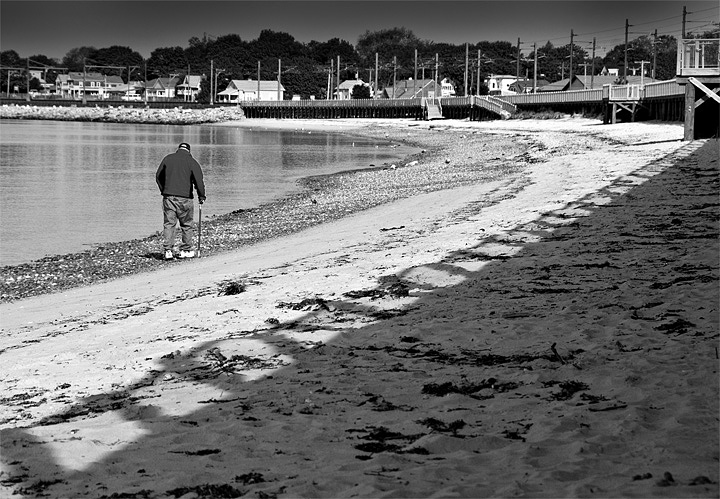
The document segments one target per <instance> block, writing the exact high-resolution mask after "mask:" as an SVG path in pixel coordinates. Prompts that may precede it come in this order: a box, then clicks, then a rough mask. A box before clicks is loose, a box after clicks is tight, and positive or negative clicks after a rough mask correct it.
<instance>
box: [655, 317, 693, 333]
mask: <svg viewBox="0 0 720 499" xmlns="http://www.w3.org/2000/svg"><path fill="white" fill-rule="evenodd" d="M690 327H695V324H693V323H692V322H690V321H686V320H685V319H681V318H678V319H676V320H675V321H673V322H670V323H667V324H662V325H660V326H657V327H655V330H656V331H663V332H665V333H667V334H678V335H680V334H685V333H687V332H688V328H690Z"/></svg>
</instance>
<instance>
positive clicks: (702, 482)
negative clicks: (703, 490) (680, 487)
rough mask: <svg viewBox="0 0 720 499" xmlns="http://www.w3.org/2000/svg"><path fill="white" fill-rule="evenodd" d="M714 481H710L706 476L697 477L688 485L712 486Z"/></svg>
mask: <svg viewBox="0 0 720 499" xmlns="http://www.w3.org/2000/svg"><path fill="white" fill-rule="evenodd" d="M714 483H715V482H713V481H712V480H710V479H709V478H708V477H706V476H704V475H700V476H696V477H695V478H693V479H692V480H690V483H688V485H710V484H714Z"/></svg>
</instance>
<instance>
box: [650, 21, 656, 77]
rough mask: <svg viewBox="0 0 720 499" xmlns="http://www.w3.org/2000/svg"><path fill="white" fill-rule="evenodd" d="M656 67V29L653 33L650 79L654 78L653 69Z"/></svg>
mask: <svg viewBox="0 0 720 499" xmlns="http://www.w3.org/2000/svg"><path fill="white" fill-rule="evenodd" d="M656 68H657V29H655V33H654V34H653V63H652V74H651V76H652V79H653V80H654V79H655V69H656Z"/></svg>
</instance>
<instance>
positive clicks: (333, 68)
mask: <svg viewBox="0 0 720 499" xmlns="http://www.w3.org/2000/svg"><path fill="white" fill-rule="evenodd" d="M334 74H335V60H334V59H330V70H329V71H328V84H327V96H326V98H327V100H332V93H330V89H331V88H332V75H334Z"/></svg>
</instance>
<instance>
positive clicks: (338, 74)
mask: <svg viewBox="0 0 720 499" xmlns="http://www.w3.org/2000/svg"><path fill="white" fill-rule="evenodd" d="M336 69H337V77H336V78H335V92H336V95H337V97H336V99H340V56H337V68H336Z"/></svg>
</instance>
